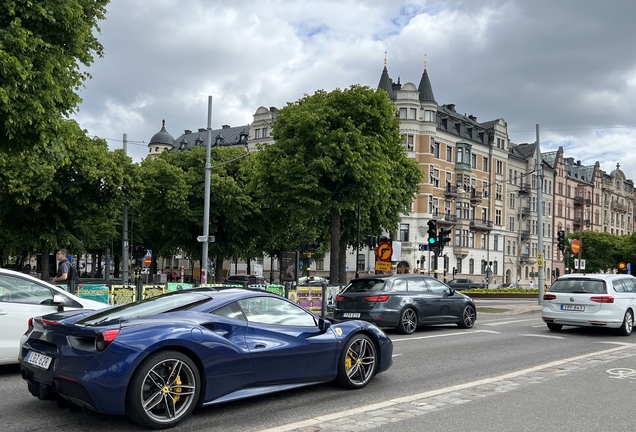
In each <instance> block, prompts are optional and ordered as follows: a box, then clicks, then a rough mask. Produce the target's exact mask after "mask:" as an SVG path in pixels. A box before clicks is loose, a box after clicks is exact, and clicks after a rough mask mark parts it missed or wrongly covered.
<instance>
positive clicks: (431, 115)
mask: <svg viewBox="0 0 636 432" xmlns="http://www.w3.org/2000/svg"><path fill="white" fill-rule="evenodd" d="M424 121H427V122H434V121H435V111H431V110H426V111H424Z"/></svg>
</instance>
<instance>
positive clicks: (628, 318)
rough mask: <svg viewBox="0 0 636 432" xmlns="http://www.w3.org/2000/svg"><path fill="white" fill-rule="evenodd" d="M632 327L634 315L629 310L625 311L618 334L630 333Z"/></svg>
mask: <svg viewBox="0 0 636 432" xmlns="http://www.w3.org/2000/svg"><path fill="white" fill-rule="evenodd" d="M633 327H634V315H633V314H632V311H631V310H628V311H627V312H625V317H624V318H623V325H621V327H620V328H619V329H618V334H619V335H621V336H629V335H630V334H632V328H633Z"/></svg>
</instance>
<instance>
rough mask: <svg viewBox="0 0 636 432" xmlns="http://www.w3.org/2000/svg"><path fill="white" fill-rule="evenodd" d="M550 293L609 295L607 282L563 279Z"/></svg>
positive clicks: (553, 286)
mask: <svg viewBox="0 0 636 432" xmlns="http://www.w3.org/2000/svg"><path fill="white" fill-rule="evenodd" d="M550 292H562V293H571V294H577V293H579V294H607V291H606V289H605V282H604V281H602V280H594V279H582V278H581V279H562V280H557V281H556V282H554V283H553V284H552V286H551V287H550Z"/></svg>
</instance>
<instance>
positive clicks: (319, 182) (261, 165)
mask: <svg viewBox="0 0 636 432" xmlns="http://www.w3.org/2000/svg"><path fill="white" fill-rule="evenodd" d="M396 114H397V113H396V110H395V107H394V106H393V104H392V103H391V101H390V99H389V98H388V96H387V94H386V93H385V92H383V91H377V90H373V89H371V88H369V87H364V86H359V85H354V86H351V87H350V88H348V89H345V90H340V89H336V90H334V91H332V92H325V91H323V90H320V91H317V92H316V93H315V94H314V95H311V96H305V97H303V98H302V99H300V100H299V101H297V102H295V103H290V104H288V105H287V106H286V107H284V108H283V109H281V110H280V111H279V113H278V116H277V118H276V121H275V123H274V124H273V129H272V136H273V137H274V139H275V143H274V144H271V145H269V146H266V147H264V148H263V149H262V150H261V151H260V152H259V153H258V154H257V155H256V161H255V174H256V175H255V176H254V178H253V181H254V184H255V189H256V190H257V191H258V196H259V199H261V200H262V202H263V205H264V206H265V207H267V208H269V209H279V208H283V207H284V206H287V208H288V212H287V217H288V218H289V219H288V224H287V225H288V226H298V225H301V222H302V224H304V225H305V226H306V227H307V230H308V232H307V236H323V235H328V238H329V239H330V247H329V249H330V251H331V265H330V267H331V274H330V278H331V281H332V282H334V283H338V282H339V274H338V268H339V267H341V266H342V262H341V261H340V259H339V258H340V257H339V255H340V249H341V246H342V245H343V244H344V245H346V244H349V245H350V244H353V243H354V241H355V239H354V236H353V226H355V224H354V221H356V220H357V219H354V218H353V216H352V215H353V214H354V213H355V214H357V206H358V204H360V205H361V206H362V208H363V210H364V213H365V225H366V226H365V228H366V229H368V230H375V229H377V230H378V231H379V230H380V229H386V230H389V231H393V230H395V229H396V228H397V224H398V222H399V220H400V214H401V213H404V212H406V211H407V208H408V206H409V205H410V203H411V202H412V200H413V196H414V194H415V193H416V192H417V190H418V185H419V182H420V179H421V171H420V168H419V166H418V165H417V163H416V162H415V161H413V160H411V159H408V158H407V157H406V155H405V152H404V148H403V146H402V145H401V143H402V139H401V137H400V132H399V119H398V118H397V115H396ZM343 216H344V217H343ZM326 226H329V233H328V234H325V227H326ZM303 238H304V239H305V240H309V241H314V240H318V239H317V238H315V237H314V238H309V237H301V238H299V239H298V240H297V241H298V242H300V241H301V239H303Z"/></svg>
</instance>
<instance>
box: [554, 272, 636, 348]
mask: <svg viewBox="0 0 636 432" xmlns="http://www.w3.org/2000/svg"><path fill="white" fill-rule="evenodd" d="M634 311H636V277H634V276H631V275H628V274H585V273H573V274H568V275H564V276H561V277H560V278H559V279H557V281H556V282H554V283H553V284H552V286H551V287H550V290H549V291H548V292H546V293H545V294H544V296H543V312H542V318H543V321H544V322H545V323H546V324H547V326H548V328H549V329H550V330H552V331H559V330H561V329H562V328H563V326H564V325H569V326H579V327H608V328H615V329H618V334H620V335H623V336H629V335H630V334H631V333H632V328H633V326H634V313H635V312H634Z"/></svg>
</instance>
